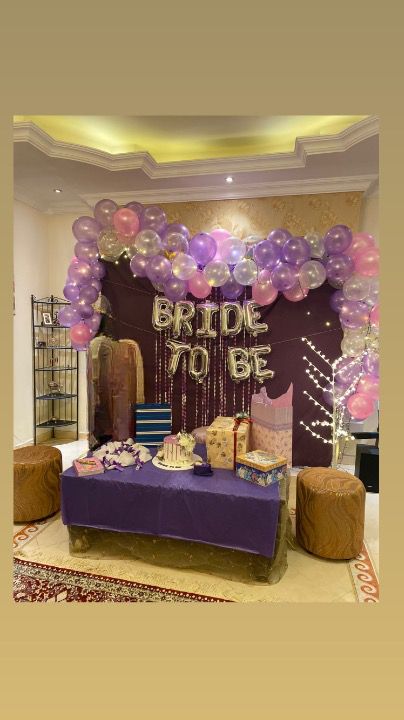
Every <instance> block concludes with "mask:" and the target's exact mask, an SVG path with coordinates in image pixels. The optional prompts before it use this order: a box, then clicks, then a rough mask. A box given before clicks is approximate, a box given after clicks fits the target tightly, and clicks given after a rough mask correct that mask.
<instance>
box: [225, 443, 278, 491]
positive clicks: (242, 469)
mask: <svg viewBox="0 0 404 720" xmlns="http://www.w3.org/2000/svg"><path fill="white" fill-rule="evenodd" d="M286 473H287V464H286V458H285V457H282V456H280V455H271V454H270V453H267V452H264V451H263V450H252V451H251V452H248V453H243V454H242V455H237V458H236V475H237V477H239V478H242V479H243V480H248V481H249V482H253V483H255V484H256V485H270V484H271V483H273V482H277V481H278V480H281V479H282V478H283V477H284V476H285V475H286Z"/></svg>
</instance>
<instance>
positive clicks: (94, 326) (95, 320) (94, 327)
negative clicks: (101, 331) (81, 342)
mask: <svg viewBox="0 0 404 720" xmlns="http://www.w3.org/2000/svg"><path fill="white" fill-rule="evenodd" d="M84 323H85V324H86V325H87V327H88V328H90V330H91V334H92V336H93V337H94V335H96V333H97V332H98V328H99V327H100V324H101V314H100V313H98V312H95V313H94V315H92V316H91V317H90V318H88V319H87V320H84Z"/></svg>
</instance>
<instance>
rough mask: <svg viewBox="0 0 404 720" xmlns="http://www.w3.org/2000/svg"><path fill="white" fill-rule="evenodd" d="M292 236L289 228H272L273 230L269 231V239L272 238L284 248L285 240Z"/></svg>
mask: <svg viewBox="0 0 404 720" xmlns="http://www.w3.org/2000/svg"><path fill="white" fill-rule="evenodd" d="M291 237H292V235H291V233H290V232H289V230H285V229H284V228H277V229H276V230H272V232H270V233H269V235H268V237H267V240H272V241H273V242H274V243H275V245H278V247H280V248H282V247H283V246H284V244H285V242H286V241H287V240H289V238H291Z"/></svg>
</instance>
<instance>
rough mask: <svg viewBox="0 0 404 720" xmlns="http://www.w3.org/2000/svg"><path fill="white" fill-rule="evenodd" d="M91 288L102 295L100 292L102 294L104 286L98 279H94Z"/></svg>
mask: <svg viewBox="0 0 404 720" xmlns="http://www.w3.org/2000/svg"><path fill="white" fill-rule="evenodd" d="M89 287H93V288H95V289H96V291H97V293H100V292H101V288H102V285H101V283H100V281H99V280H97V278H93V279H92V280H91V282H90V285H89Z"/></svg>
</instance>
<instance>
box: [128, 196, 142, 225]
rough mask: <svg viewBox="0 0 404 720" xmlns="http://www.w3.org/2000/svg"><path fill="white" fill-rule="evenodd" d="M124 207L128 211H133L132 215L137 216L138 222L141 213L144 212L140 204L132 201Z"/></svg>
mask: <svg viewBox="0 0 404 720" xmlns="http://www.w3.org/2000/svg"><path fill="white" fill-rule="evenodd" d="M125 207H127V208H129V210H133V212H134V213H136V215H137V216H138V218H139V220H140V217H141V215H142V212H143V210H144V207H143V205H142V203H139V202H135V201H132V202H130V203H127V204H126V205H125Z"/></svg>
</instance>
